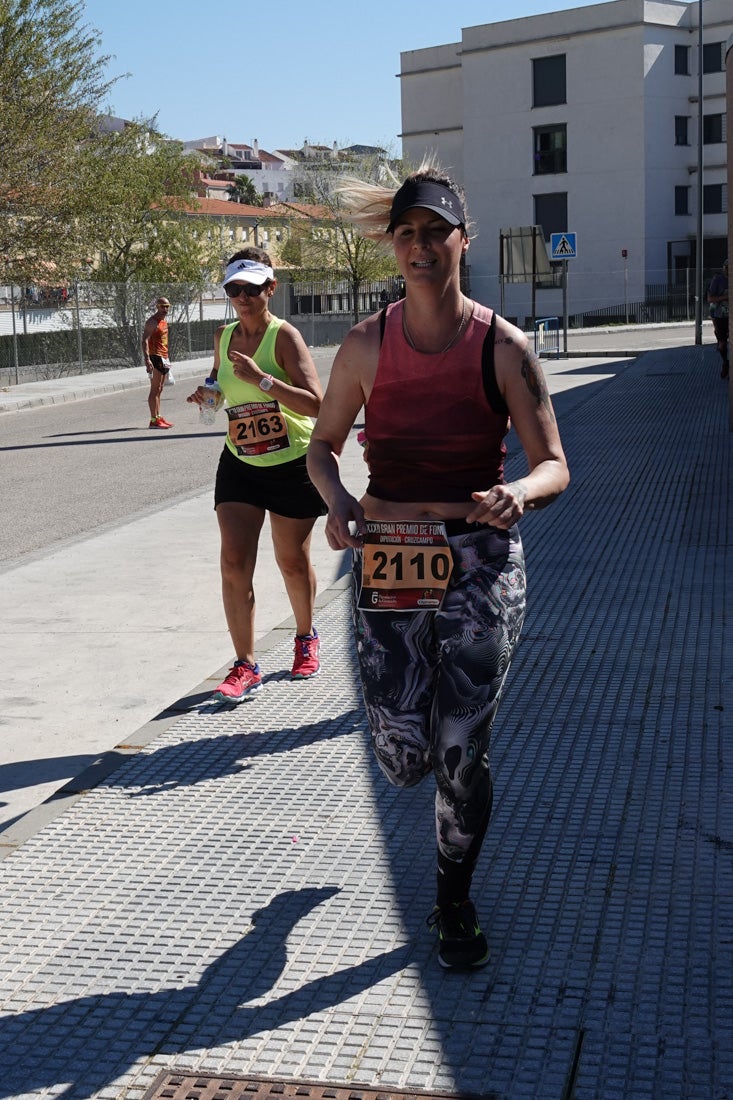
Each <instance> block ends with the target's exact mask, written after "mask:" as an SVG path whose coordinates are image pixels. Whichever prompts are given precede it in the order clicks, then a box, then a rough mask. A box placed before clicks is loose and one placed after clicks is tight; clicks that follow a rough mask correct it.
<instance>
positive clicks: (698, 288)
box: [695, 0, 703, 345]
mask: <svg viewBox="0 0 733 1100" xmlns="http://www.w3.org/2000/svg"><path fill="white" fill-rule="evenodd" d="M702 4H703V0H698V6H697V10H698V16H697V230H696V245H695V343H696V344H698V345H699V344H702V284H703V279H702V275H703V237H702V167H703V165H702V119H703V104H702Z"/></svg>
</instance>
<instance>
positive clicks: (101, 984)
mask: <svg viewBox="0 0 733 1100" xmlns="http://www.w3.org/2000/svg"><path fill="white" fill-rule="evenodd" d="M579 369H581V370H583V369H587V368H583V367H580V368H579ZM590 369H591V370H594V371H596V372H597V370H598V368H597V367H595V368H590ZM554 401H555V405H556V410H557V413H558V418H559V420H560V423H561V428H562V434H563V441H564V443H565V446H566V450H567V452H568V457H569V462H570V466H571V472H572V476H573V481H572V484H571V487H570V489H569V490H568V492H567V493H566V494H565V495H564V496H563V497H562V498H561V500H560V501H559V502H558V503H557V504H556V505H554V506H553V507H552V508H551V509H549V510H547V511H546V512H540V513H536V514H534V515H531V516H528V517H526V519H525V520H524V521H523V528H522V529H523V535H524V539H525V544H526V549H527V557H528V567H529V576H530V610H529V615H528V619H527V622H526V625H525V631H524V635H523V640H522V642H521V644H520V647H519V650H518V653H517V656H516V658H515V663H514V667H513V670H512V673H511V675H510V682H509V686H508V689H507V692H506V696H505V699H504V701H503V703H502V707H501V710H500V715H499V719H498V721H497V726H496V733H495V739H494V753H493V767H494V772H495V786H496V803H495V810H494V815H493V820H492V824H491V826H490V830H489V835H488V838H487V842H486V845H485V849H484V855H483V858H482V861H481V863H480V867H479V871H478V874H477V878H476V890H475V894H476V900H477V903H478V907H479V910H480V913H481V915H482V918H483V923H484V926H485V929H486V931H487V934H488V937H489V940H490V943H491V947H492V961H491V963H490V964H489V966H488V968H487V969H486V970H484V971H481V972H479V973H477V974H473V975H457V974H446V973H444V972H442V971H441V970H440V968H439V966H438V965H437V953H436V941H435V938H434V936H432V935H431V934H430V933H429V932H428V931H427V929H426V928H425V926H424V918H425V915H426V913H427V912H428V911H429V909H430V907H431V905H432V901H433V882H434V851H433V849H434V845H433V836H432V830H433V826H432V787H431V784H430V783H429V782H426V783H424V784H422V785H421V786H420V787H418V788H416V789H414V790H411V791H403V792H400V791H395V790H393V789H392V788H390V787H389V786H388V785H387V784H386V782H385V781H384V780H383V779H382V777H381V775H380V774H378V773H377V770H376V768H375V766H374V763H373V761H372V757H371V754H370V751H369V747H368V744H367V738H366V729H365V722H364V715H363V711H362V707H361V702H360V697H359V692H358V690H357V686H356V683H355V670H354V664H353V654H352V649H351V645H350V640H349V627H348V596H347V590H346V588H345V587H344V584H343V583H342V582H339V583H337V584H336V585H335V586H334V588H333V589H332V590H331V592H330V593H329V598H327V599H326V600H325V602H324V606H323V607H322V609H321V612H320V614H319V619H318V621H319V628H320V631H321V634H322V636H323V639H324V669H323V673H322V675H321V676H320V677H318V678H316V679H314V680H312V681H308V682H305V683H293V682H292V681H290V680H289V678H288V676H287V672H286V670H287V669H288V668H289V661H290V656H291V653H290V647H291V639H290V637H287V639H283V640H277V639H275V640H274V643H273V645H272V647H271V648H270V650H269V652H267V653H266V654H265V655H264V657H263V659H262V663H263V666H264V669H265V672H266V676H267V685H266V690H265V691H264V692H263V693H261V695H259V696H257V697H256V698H255V699H253V700H252V701H250V702H248V703H246V704H243V705H242V706H240V707H239V708H235V709H233V710H227V709H222V708H219V707H216V706H214V705H212V704H211V703H210V702H209V701H208V696H207V694H206V690H205V688H206V687H213V683H212V684H209V685H202V688H201V690H199V691H197V692H195V693H193V694H192V695H191V696H190V697H189V698H188V699H187V700H185V701H183V703H182V705H181V713H180V717H178V719H177V720H176V721H174V722H173V723H172V724H171V725H169V726H168V728H167V729H166V730H165V731H164V732H163V733H162V734H161V735H160V736H159V737H157V738H156V739H154V740H153V741H151V742H150V743H149V744H148V745H147V746H145V747H144V748H143V749H142V750H141V751H140V752H138V753H137V754H136V755H135V756H133V757H130V758H128V759H126V760H124V761H122V762H121V763H120V766H119V767H118V768H117V769H116V770H115V771H114V772H113V773H112V774H111V775H110V776H109V777H108V778H107V779H106V780H105V781H104V782H103V783H102V784H101V785H100V786H98V787H96V788H95V789H93V790H90V791H88V792H87V793H86V794H85V795H84V796H83V797H82V798H80V799H79V800H78V801H77V802H76V803H75V804H74V805H73V806H71V807H70V808H69V809H68V810H67V811H66V812H65V813H63V814H62V815H60V816H58V817H57V818H56V819H55V820H53V821H52V822H50V823H49V824H48V825H47V826H46V827H45V828H43V829H41V830H40V831H39V832H38V833H37V834H35V835H34V836H32V837H31V838H30V839H29V840H28V841H26V843H25V844H24V845H23V846H22V847H20V848H19V849H18V850H17V851H15V852H14V853H13V854H12V855H10V856H8V858H7V859H5V860H4V861H3V862H2V864H0V886H1V888H2V898H3V901H2V925H1V926H0V927H1V928H2V931H1V932H0V995H1V996H2V1007H1V1009H0V1011H2V1012H4V1013H5V1014H6V1015H5V1016H4V1017H2V1018H0V1050H2V1055H1V1056H0V1059H1V1060H0V1064H2V1066H3V1072H2V1074H0V1097H12V1098H15V1100H18V1098H21V1097H22V1098H28V1097H39V1098H40V1097H61V1096H63V1097H64V1098H67V1100H89V1098H96V1097H99V1098H104V1100H112V1098H115V1100H131V1098H142V1097H144V1096H145V1095H146V1093H147V1090H149V1089H150V1088H151V1086H152V1085H153V1084H154V1082H156V1079H157V1078H158V1075H159V1074H165V1075H167V1077H166V1078H165V1080H166V1083H167V1090H165V1089H163V1090H158V1094H159V1095H161V1096H162V1095H167V1096H170V1097H178V1096H187V1097H192V1098H193V1097H202V1098H203V1097H209V1096H211V1097H213V1096H231V1095H234V1094H233V1093H232V1088H233V1087H234V1083H233V1082H231V1081H229V1082H224V1084H223V1085H222V1087H221V1088H220V1089H216V1088H215V1087H214V1084H212V1083H210V1082H209V1081H208V1078H210V1077H213V1078H217V1077H218V1076H219V1075H235V1076H236V1075H258V1074H259V1075H267V1076H273V1077H282V1078H284V1079H285V1080H291V1079H307V1080H315V1081H320V1082H323V1083H329V1084H338V1083H345V1084H348V1085H350V1086H351V1093H350V1095H352V1096H358V1095H361V1089H362V1088H363V1089H366V1088H374V1089H378V1090H379V1095H386V1094H387V1093H388V1092H389V1091H390V1090H395V1089H408V1088H409V1089H432V1090H443V1091H447V1092H450V1093H461V1094H465V1093H468V1092H471V1093H480V1094H482V1095H483V1096H485V1097H487V1098H489V1097H491V1098H497V1100H499V1098H501V1100H555V1098H557V1100H569V1098H570V1097H573V1098H575V1100H630V1098H634V1100H642V1098H643V1100H672V1098H684V1100H698V1098H700V1100H702V1098H705V1100H707V1098H711V1100H723V1098H727V1100H729V1098H730V1097H732V1096H733V1049H732V1048H731V1043H730V1021H731V1018H732V1016H733V959H732V958H731V937H730V928H731V925H732V923H733V866H732V860H731V853H732V852H733V806H732V804H731V800H730V793H729V792H730V788H731V778H732V777H731V764H732V755H733V740H732V739H731V736H730V727H731V718H730V716H731V713H733V690H732V676H731V664H730V654H731V627H730V615H729V614H727V610H728V609H730V607H731V595H732V593H731V588H732V587H733V569H732V568H731V564H732V563H731V541H732V539H731V536H732V534H733V516H732V515H731V509H732V507H733V484H732V478H731V474H732V472H733V469H732V467H733V462H732V460H731V435H730V432H729V430H728V423H727V393H726V389H725V387H724V385H723V384H722V383H721V381H720V379H719V377H718V369H717V361H716V355H715V351H714V349H713V348H711V347H707V348H705V349H704V351H702V350H701V349H696V348H678V349H675V350H666V351H660V352H650V353H648V354H646V355H644V356H642V357H641V358H640V359H638V360H636V361H632V362H629V363H627V364H624V365H622V366H621V368H620V369H618V370H617V371H616V372H615V373H614V375H613V376H612V377H610V378H607V379H606V380H599V381H596V382H593V383H591V384H588V385H586V386H583V387H581V388H576V389H572V390H567V391H563V392H560V393H556V395H555V397H554ZM520 461H521V460H520V456H519V454H518V452H517V449H516V447H513V448H512V450H511V453H510V469H509V473H510V476H511V471H512V466H513V464H515V463H519V462H520ZM726 614H727V618H726ZM176 1074H177V1075H178V1076H176ZM186 1074H191V1077H190V1078H189V1077H187V1076H186ZM224 1086H226V1087H224ZM236 1095H243V1094H241V1093H237V1094H236ZM304 1095H305V1093H304ZM347 1095H348V1094H347Z"/></svg>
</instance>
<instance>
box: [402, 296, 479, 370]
mask: <svg viewBox="0 0 733 1100" xmlns="http://www.w3.org/2000/svg"><path fill="white" fill-rule="evenodd" d="M461 298H462V300H463V309H462V310H461V319H460V321H459V323H458V328H457V329H456V331H455V332H454V333H453V335H452V336H451V338H450V340H449V341H448V343H447V344H446V345H445V347H444V348H441V349H440V351H434V352H431V351H420V348H419V347H417V345H416V344H415V341H414V340H413V339H412V337H411V336H410V331H409V329H408V327H407V321H406V320H405V307H404V305H403V306H402V334H403V336H404V337H405V340H407V343H408V344H409V345H410V347H411V348H412V350H413V351H417V352H419V354H420V355H445V353H446V352H447V351H450V349H451V348H452V347H453V345H454V344H455V343H457V341H458V340H459V338H460V336H461V333H462V332H463V327H464V325H465V324H466V296H465V294H462V295H461Z"/></svg>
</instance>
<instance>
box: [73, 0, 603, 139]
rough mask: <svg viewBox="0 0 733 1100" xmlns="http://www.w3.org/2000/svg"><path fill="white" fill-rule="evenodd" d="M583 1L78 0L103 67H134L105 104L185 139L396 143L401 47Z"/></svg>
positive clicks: (452, 38)
mask: <svg viewBox="0 0 733 1100" xmlns="http://www.w3.org/2000/svg"><path fill="white" fill-rule="evenodd" d="M591 2H592V0H567V2H566V0H463V2H461V0H459V2H458V3H452V2H451V0H421V2H420V4H419V5H418V3H417V0H406V2H405V0H402V2H401V3H400V2H395V0H364V2H363V3H362V4H360V5H359V6H358V7H357V6H356V5H354V4H352V3H350V2H349V0H347V2H346V3H342V4H340V5H339V4H335V3H334V2H333V0H270V2H269V3H268V2H265V0H254V2H252V0H224V3H216V4H212V3H210V2H209V3H206V2H204V3H202V2H201V0H153V2H151V0H85V2H84V8H85V14H84V16H83V18H82V22H84V23H86V24H87V25H88V26H90V27H93V28H94V29H96V30H97V31H98V32H99V33H100V35H101V44H100V49H99V54H100V55H105V54H111V55H113V59H112V61H111V63H110V65H109V68H108V71H107V75H108V76H109V77H112V76H117V75H121V74H123V73H129V74H130V75H129V76H128V77H127V78H126V79H124V78H123V79H121V80H120V81H119V82H118V83H117V84H116V85H115V87H114V88H113V89H112V92H111V94H110V97H109V102H108V104H107V105H108V106H109V107H110V108H111V109H112V111H113V113H114V114H116V115H120V116H121V117H123V118H128V119H129V118H139V117H141V116H142V117H145V118H150V117H152V116H153V115H157V118H158V126H159V128H160V129H161V130H162V131H163V133H166V134H169V135H170V136H171V137H175V138H178V139H180V140H181V141H189V140H193V139H194V138H201V137H206V136H209V135H211V134H218V135H220V136H223V137H226V138H227V140H228V141H231V142H235V143H236V142H244V143H247V144H251V143H252V141H253V140H254V139H255V138H257V140H258V141H259V143H260V145H261V146H262V148H263V149H276V148H300V146H301V145H302V144H303V141H304V140H305V139H306V138H307V139H308V140H309V141H311V142H314V143H321V144H325V145H331V144H332V143H333V142H334V141H336V142H338V144H339V145H350V144H356V143H359V144H366V145H382V146H383V147H386V148H388V149H390V150H391V151H394V152H395V153H399V151H400V143H399V141H398V139H397V135H398V134H399V132H400V82H399V80H398V79H397V76H396V74H397V73H398V72H399V70H400V53H401V52H403V51H406V50H415V49H421V48H423V47H425V46H439V45H442V44H444V43H448V42H458V41H460V38H461V28H462V27H472V26H476V25H477V24H481V23H493V22H498V21H500V20H505V19H514V18H519V17H522V16H528V15H538V14H542V13H545V12H552V11H561V10H565V9H567V8H576V7H586V6H587V5H588V4H589V3H591ZM416 9H418V10H419V12H420V15H419V17H418V16H417V14H416ZM497 107H498V108H499V109H500V105H497Z"/></svg>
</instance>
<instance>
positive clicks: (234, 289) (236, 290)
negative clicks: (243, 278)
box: [224, 280, 270, 298]
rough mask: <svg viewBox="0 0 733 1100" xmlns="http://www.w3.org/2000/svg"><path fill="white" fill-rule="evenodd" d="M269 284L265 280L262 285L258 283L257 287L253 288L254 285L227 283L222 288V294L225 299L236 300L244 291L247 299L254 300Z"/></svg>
mask: <svg viewBox="0 0 733 1100" xmlns="http://www.w3.org/2000/svg"><path fill="white" fill-rule="evenodd" d="M269 285H270V284H269V282H268V281H267V280H265V282H264V283H260V285H259V286H255V285H254V283H227V285H226V286H225V287H224V293H225V294H226V296H227V298H238V297H239V295H240V294H241V293H242V291H244V293H245V294H246V295H247V297H248V298H256V297H257V296H258V295H260V294H261V293H262V291H263V290H264V289H265V287H266V286H269Z"/></svg>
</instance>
